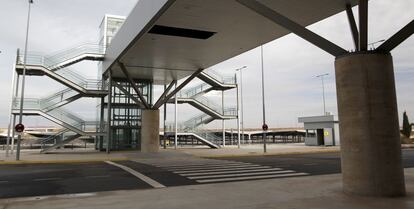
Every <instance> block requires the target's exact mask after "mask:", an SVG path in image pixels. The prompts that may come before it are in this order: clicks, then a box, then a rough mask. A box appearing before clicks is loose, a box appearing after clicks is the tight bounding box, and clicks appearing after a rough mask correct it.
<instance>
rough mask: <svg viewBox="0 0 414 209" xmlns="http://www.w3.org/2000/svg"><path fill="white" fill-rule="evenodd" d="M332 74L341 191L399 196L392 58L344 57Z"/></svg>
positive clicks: (401, 183) (401, 188) (401, 185)
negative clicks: (338, 143)
mask: <svg viewBox="0 0 414 209" xmlns="http://www.w3.org/2000/svg"><path fill="white" fill-rule="evenodd" d="M335 70H336V86H337V97H338V111H339V120H340V137H341V155H342V156H341V164H342V174H343V189H344V192H346V193H349V194H357V195H367V196H402V195H404V194H405V184H404V171H403V167H402V162H401V142H400V133H399V123H398V112H397V99H396V93H395V81H394V69H393V61H392V56H391V55H390V54H369V53H366V54H357V53H356V54H349V55H347V56H344V57H339V58H337V59H336V61H335Z"/></svg>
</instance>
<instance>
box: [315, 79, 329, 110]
mask: <svg viewBox="0 0 414 209" xmlns="http://www.w3.org/2000/svg"><path fill="white" fill-rule="evenodd" d="M327 75H329V73H325V74H321V75H317V76H316V77H317V78H321V81H322V96H323V115H326V104H325V81H324V77H325V76H327Z"/></svg>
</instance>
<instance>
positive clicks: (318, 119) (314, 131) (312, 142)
mask: <svg viewBox="0 0 414 209" xmlns="http://www.w3.org/2000/svg"><path fill="white" fill-rule="evenodd" d="M298 121H299V123H303V125H304V129H305V131H306V136H305V144H306V145H308V146H337V145H339V144H340V142H339V122H338V120H337V119H336V118H335V116H334V115H323V116H311V117H300V118H299V119H298Z"/></svg>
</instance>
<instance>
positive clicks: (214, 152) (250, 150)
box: [180, 143, 340, 158]
mask: <svg viewBox="0 0 414 209" xmlns="http://www.w3.org/2000/svg"><path fill="white" fill-rule="evenodd" d="M339 150H340V148H339V146H335V147H319V146H305V145H304V143H296V144H268V145H267V152H266V153H264V152H263V145H262V144H252V145H242V146H241V147H240V149H239V148H238V147H237V146H235V145H230V146H226V147H224V148H220V149H208V148H204V147H199V148H197V147H195V148H180V151H181V152H183V153H186V154H190V155H195V156H198V157H209V158H214V157H236V156H261V155H287V154H306V153H325V152H339Z"/></svg>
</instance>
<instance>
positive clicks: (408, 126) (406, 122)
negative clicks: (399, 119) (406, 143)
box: [401, 111, 411, 138]
mask: <svg viewBox="0 0 414 209" xmlns="http://www.w3.org/2000/svg"><path fill="white" fill-rule="evenodd" d="M401 133H402V134H404V136H406V137H408V138H410V136H411V124H410V121H409V120H408V116H407V112H405V111H404V114H403V127H402V131H401Z"/></svg>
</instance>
